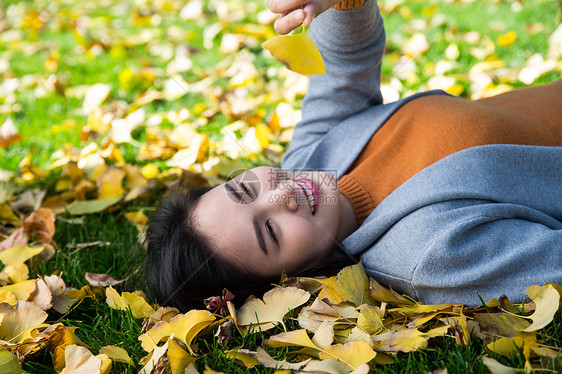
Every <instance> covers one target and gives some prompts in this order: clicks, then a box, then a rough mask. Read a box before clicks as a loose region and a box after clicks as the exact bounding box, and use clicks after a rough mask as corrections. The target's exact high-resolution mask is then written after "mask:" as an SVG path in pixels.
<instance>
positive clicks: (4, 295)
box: [0, 289, 18, 307]
mask: <svg viewBox="0 0 562 374" xmlns="http://www.w3.org/2000/svg"><path fill="white" fill-rule="evenodd" d="M1 303H6V304H9V305H11V306H12V307H15V306H16V304H17V303H18V299H16V295H14V293H13V292H12V291H9V290H4V289H0V304H1Z"/></svg>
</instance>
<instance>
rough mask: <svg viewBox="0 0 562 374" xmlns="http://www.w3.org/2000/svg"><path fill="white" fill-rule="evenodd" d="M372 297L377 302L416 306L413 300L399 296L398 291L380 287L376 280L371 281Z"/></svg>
mask: <svg viewBox="0 0 562 374" xmlns="http://www.w3.org/2000/svg"><path fill="white" fill-rule="evenodd" d="M370 289H371V297H372V298H373V299H375V300H376V301H380V302H385V303H390V304H395V305H407V306H412V305H414V304H415V302H414V301H413V300H410V299H407V298H405V297H404V296H402V295H399V294H398V293H397V292H396V291H394V290H392V289H388V288H386V287H384V286H382V285H380V284H379V283H378V282H377V281H376V280H374V279H371V280H370Z"/></svg>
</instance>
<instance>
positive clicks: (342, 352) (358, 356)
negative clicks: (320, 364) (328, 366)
mask: <svg viewBox="0 0 562 374" xmlns="http://www.w3.org/2000/svg"><path fill="white" fill-rule="evenodd" d="M376 355H377V353H376V352H375V351H373V349H372V348H371V346H370V345H369V343H367V342H364V341H362V340H357V341H353V342H348V343H345V344H335V345H332V346H330V347H328V348H327V349H326V350H325V351H323V352H320V353H319V357H320V358H321V359H336V360H339V361H343V362H345V363H346V364H347V365H349V366H350V367H351V368H352V369H353V370H355V369H357V368H358V367H359V366H360V365H362V364H366V363H367V362H369V361H371V360H372V359H373V358H375V356H376Z"/></svg>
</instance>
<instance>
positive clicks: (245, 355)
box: [224, 349, 260, 369]
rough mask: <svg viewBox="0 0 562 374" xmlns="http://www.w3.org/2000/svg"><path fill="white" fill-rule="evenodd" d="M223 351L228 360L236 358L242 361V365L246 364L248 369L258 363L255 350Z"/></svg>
mask: <svg viewBox="0 0 562 374" xmlns="http://www.w3.org/2000/svg"><path fill="white" fill-rule="evenodd" d="M224 353H225V354H226V357H228V358H229V359H230V360H233V359H235V360H238V361H240V362H242V364H244V366H246V367H247V368H248V369H251V368H253V367H254V366H256V365H259V364H260V362H259V361H258V359H257V358H256V352H251V351H249V350H248V349H232V350H229V351H226V352H224Z"/></svg>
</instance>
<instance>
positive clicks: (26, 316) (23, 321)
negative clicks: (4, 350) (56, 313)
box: [0, 300, 47, 343]
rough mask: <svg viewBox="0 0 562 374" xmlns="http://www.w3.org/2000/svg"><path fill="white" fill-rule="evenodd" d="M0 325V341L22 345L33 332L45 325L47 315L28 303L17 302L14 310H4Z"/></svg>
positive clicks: (9, 308)
mask: <svg viewBox="0 0 562 374" xmlns="http://www.w3.org/2000/svg"><path fill="white" fill-rule="evenodd" d="M4 309H5V310H2V313H5V314H4V316H3V319H2V324H0V340H4V341H8V342H10V343H23V342H25V341H26V340H29V339H30V338H32V337H33V335H34V334H33V331H34V330H36V329H39V328H41V327H45V326H47V325H45V324H43V322H44V321H45V320H46V319H47V313H46V312H45V311H43V309H41V308H40V307H38V306H37V305H35V304H32V303H30V302H27V301H24V300H20V301H18V304H17V307H16V309H12V308H11V307H8V308H4Z"/></svg>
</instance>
